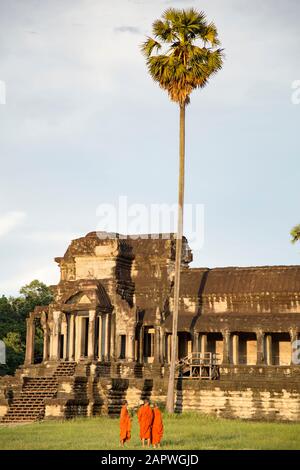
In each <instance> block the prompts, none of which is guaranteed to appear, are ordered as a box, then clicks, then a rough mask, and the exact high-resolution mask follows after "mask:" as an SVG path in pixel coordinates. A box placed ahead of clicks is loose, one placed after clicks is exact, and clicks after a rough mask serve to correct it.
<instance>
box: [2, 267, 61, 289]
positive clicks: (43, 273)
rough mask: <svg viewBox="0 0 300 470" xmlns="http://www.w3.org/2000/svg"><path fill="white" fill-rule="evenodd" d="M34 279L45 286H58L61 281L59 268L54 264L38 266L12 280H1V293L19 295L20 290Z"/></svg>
mask: <svg viewBox="0 0 300 470" xmlns="http://www.w3.org/2000/svg"><path fill="white" fill-rule="evenodd" d="M34 279H38V280H39V281H41V282H44V283H45V284H48V285H49V284H57V282H58V280H59V274H58V268H57V266H56V265H55V264H54V263H53V264H52V265H49V266H37V267H36V268H34V269H31V270H29V271H24V272H23V273H20V274H18V275H17V276H15V277H12V278H10V279H3V280H2V279H0V292H1V295H2V294H6V295H16V294H18V292H19V290H20V288H21V287H22V286H24V285H26V284H28V283H30V282H31V281H33V280H34Z"/></svg>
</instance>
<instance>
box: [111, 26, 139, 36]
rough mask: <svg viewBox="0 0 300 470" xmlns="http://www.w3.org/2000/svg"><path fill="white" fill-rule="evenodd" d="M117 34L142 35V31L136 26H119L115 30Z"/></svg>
mask: <svg viewBox="0 0 300 470" xmlns="http://www.w3.org/2000/svg"><path fill="white" fill-rule="evenodd" d="M114 31H115V32H116V33H131V34H140V33H141V30H140V29H139V28H136V27H135V26H118V27H117V28H114Z"/></svg>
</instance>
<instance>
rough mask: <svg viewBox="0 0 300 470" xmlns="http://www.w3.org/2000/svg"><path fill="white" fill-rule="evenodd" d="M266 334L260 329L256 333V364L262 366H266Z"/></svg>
mask: <svg viewBox="0 0 300 470" xmlns="http://www.w3.org/2000/svg"><path fill="white" fill-rule="evenodd" d="M264 343H265V333H264V332H263V331H262V330H261V329H259V330H257V331H256V354H257V358H256V364H257V365H262V364H265V347H264Z"/></svg>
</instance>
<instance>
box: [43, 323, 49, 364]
mask: <svg viewBox="0 0 300 470" xmlns="http://www.w3.org/2000/svg"><path fill="white" fill-rule="evenodd" d="M43 332H44V344H43V361H47V360H48V359H49V329H48V326H47V325H45V327H44V330H43Z"/></svg>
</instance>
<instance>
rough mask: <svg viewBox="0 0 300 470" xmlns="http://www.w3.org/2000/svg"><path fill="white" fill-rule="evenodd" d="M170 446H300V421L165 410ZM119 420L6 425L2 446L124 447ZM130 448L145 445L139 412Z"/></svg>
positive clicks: (167, 446)
mask: <svg viewBox="0 0 300 470" xmlns="http://www.w3.org/2000/svg"><path fill="white" fill-rule="evenodd" d="M164 425H165V435H164V441H163V448H165V449H300V424H293V423H291V424H285V423H258V422H245V421H239V420H232V421H231V420H225V419H219V418H214V417H208V416H203V415H199V414H195V413H184V414H182V415H175V416H166V415H165V416H164ZM118 438H119V421H118V420H117V419H110V418H106V417H99V418H86V419H83V418H82V419H75V420H71V421H63V422H47V421H44V422H40V423H35V424H25V425H14V426H13V425H11V426H4V425H2V426H0V449H1V450H4V449H70V450H72V449H83V450H87V449H107V450H112V449H120V447H119V442H118ZM127 448H128V449H139V448H140V441H139V438H138V423H137V418H136V417H134V419H133V429H132V438H131V441H130V444H129V445H127Z"/></svg>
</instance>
